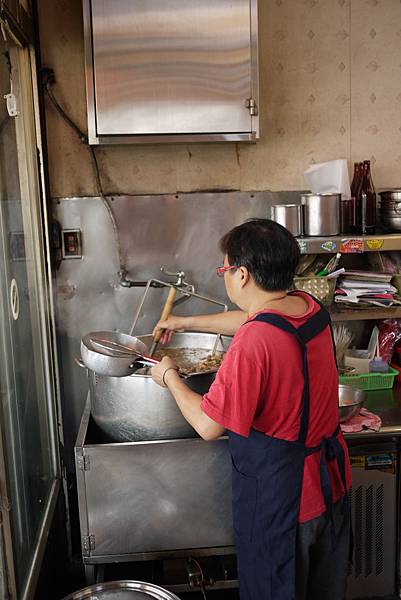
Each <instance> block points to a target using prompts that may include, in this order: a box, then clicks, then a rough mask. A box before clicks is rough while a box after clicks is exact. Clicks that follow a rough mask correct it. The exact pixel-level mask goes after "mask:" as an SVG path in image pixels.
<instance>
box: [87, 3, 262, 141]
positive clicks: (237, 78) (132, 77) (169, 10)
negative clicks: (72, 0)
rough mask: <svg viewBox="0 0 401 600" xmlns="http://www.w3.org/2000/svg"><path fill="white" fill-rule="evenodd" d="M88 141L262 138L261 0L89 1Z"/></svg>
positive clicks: (250, 139) (249, 139)
mask: <svg viewBox="0 0 401 600" xmlns="http://www.w3.org/2000/svg"><path fill="white" fill-rule="evenodd" d="M83 6H84V25H85V53H86V84H87V100H88V130H89V141H90V143H91V144H121V143H144V142H153V143H155V142H174V141H185V142H189V141H253V140H255V139H256V138H258V137H259V119H258V60H257V0H202V2H199V0H113V2H110V1H109V0H83Z"/></svg>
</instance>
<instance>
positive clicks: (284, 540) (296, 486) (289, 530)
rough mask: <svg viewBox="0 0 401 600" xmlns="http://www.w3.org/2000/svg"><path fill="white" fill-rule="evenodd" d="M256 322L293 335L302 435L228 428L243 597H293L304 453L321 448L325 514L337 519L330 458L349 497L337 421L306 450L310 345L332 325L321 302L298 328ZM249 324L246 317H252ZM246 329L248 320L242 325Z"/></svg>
mask: <svg viewBox="0 0 401 600" xmlns="http://www.w3.org/2000/svg"><path fill="white" fill-rule="evenodd" d="M252 321H261V322H263V323H269V324H270V325H274V326H275V327H278V328H279V329H282V330H283V331H286V332H287V333H289V334H290V335H293V336H295V338H296V339H297V340H298V342H299V344H300V347H301V349H302V355H303V373H304V388H303V393H302V413H301V423H300V431H299V436H298V439H297V440H296V441H294V442H289V441H286V440H281V439H278V438H274V437H271V436H268V435H265V434H264V433H262V432H259V431H256V430H255V429H251V432H250V435H249V437H247V438H246V437H244V436H240V435H237V434H235V433H232V432H230V431H229V432H228V436H229V445H230V452H231V457H232V465H233V483H232V486H233V495H232V502H233V521H234V532H235V543H236V551H237V559H238V574H239V583H240V596H241V600H294V598H295V551H296V535H297V525H298V517H299V510H300V502H301V492H302V481H303V472H304V461H305V458H306V457H307V456H308V455H310V454H312V453H315V452H320V451H321V459H320V478H321V486H322V493H323V497H324V500H325V504H326V509H327V514H328V516H329V518H331V521H332V531H333V543H335V537H334V536H335V534H334V524H333V519H332V508H333V497H332V489H331V482H330V477H329V471H328V461H331V460H337V461H338V465H339V469H340V474H341V478H342V482H343V485H344V490H345V493H344V509H345V508H346V506H348V500H347V494H346V475H345V453H344V450H343V447H342V445H341V444H340V442H339V440H338V434H339V432H340V427H339V425H338V426H337V427H336V429H335V431H333V433H332V435H331V436H330V437H328V438H324V439H322V441H321V443H320V444H319V445H318V446H315V447H313V448H308V447H307V446H306V438H307V435H308V427H309V374H308V342H309V341H310V340H311V339H312V338H314V337H315V336H316V335H318V334H319V333H320V332H321V331H323V330H324V329H325V328H326V327H327V326H329V325H330V317H329V314H328V312H327V311H326V310H325V309H324V308H323V307H320V310H319V311H318V312H317V313H316V314H314V315H313V316H312V317H311V318H310V319H309V320H308V321H307V322H306V323H304V324H303V325H301V326H300V327H299V328H296V327H294V326H293V325H292V324H291V323H290V322H289V321H287V320H286V319H284V318H283V317H280V316H279V315H276V314H272V313H262V314H259V315H257V316H256V317H255V318H254V319H252ZM252 321H248V322H252ZM245 326H246V324H245Z"/></svg>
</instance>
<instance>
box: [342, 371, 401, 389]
mask: <svg viewBox="0 0 401 600" xmlns="http://www.w3.org/2000/svg"><path fill="white" fill-rule="evenodd" d="M397 375H398V371H397V370H396V369H393V368H392V367H389V368H388V373H362V374H360V375H340V376H339V377H338V382H339V383H341V384H343V385H355V386H356V387H359V388H360V389H361V390H365V391H369V390H389V389H391V388H392V387H393V385H394V380H395V378H396V377H397Z"/></svg>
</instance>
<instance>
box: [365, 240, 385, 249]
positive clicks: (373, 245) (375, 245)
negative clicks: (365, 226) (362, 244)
mask: <svg viewBox="0 0 401 600" xmlns="http://www.w3.org/2000/svg"><path fill="white" fill-rule="evenodd" d="M383 244H384V240H379V239H375V240H366V246H367V247H368V248H369V250H380V248H381V247H382V246H383Z"/></svg>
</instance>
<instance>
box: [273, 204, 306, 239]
mask: <svg viewBox="0 0 401 600" xmlns="http://www.w3.org/2000/svg"><path fill="white" fill-rule="evenodd" d="M271 217H272V220H273V221H276V223H280V225H282V226H283V227H285V228H286V229H288V231H290V232H291V233H292V235H295V236H299V235H302V206H301V204H274V205H273V206H272V209H271Z"/></svg>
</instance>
